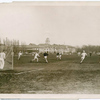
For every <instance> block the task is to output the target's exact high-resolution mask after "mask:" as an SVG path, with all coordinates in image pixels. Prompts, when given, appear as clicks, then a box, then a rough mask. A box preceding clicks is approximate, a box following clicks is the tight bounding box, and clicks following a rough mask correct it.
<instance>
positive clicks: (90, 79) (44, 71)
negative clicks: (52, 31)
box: [0, 54, 100, 94]
mask: <svg viewBox="0 0 100 100" xmlns="http://www.w3.org/2000/svg"><path fill="white" fill-rule="evenodd" d="M40 56H41V57H40V59H39V63H37V62H36V61H35V62H33V63H30V60H31V59H32V58H33V57H32V56H22V57H21V59H20V60H19V61H18V60H17V56H15V57H14V70H13V71H3V72H0V93H28V94H30V93H33V94H92V93H93V94H98V93H100V64H99V63H98V62H99V57H98V56H96V55H95V56H92V57H89V56H88V57H86V59H85V60H84V63H82V64H80V63H79V62H80V57H78V56H77V55H63V56H62V60H61V61H60V60H56V55H52V54H49V56H48V60H49V63H45V61H44V59H43V55H40Z"/></svg>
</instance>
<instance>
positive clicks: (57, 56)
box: [56, 52, 59, 60]
mask: <svg viewBox="0 0 100 100" xmlns="http://www.w3.org/2000/svg"><path fill="white" fill-rule="evenodd" d="M56 58H57V60H58V59H59V52H58V53H57V55H56Z"/></svg>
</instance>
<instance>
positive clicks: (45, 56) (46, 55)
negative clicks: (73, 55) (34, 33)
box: [44, 52, 48, 63]
mask: <svg viewBox="0 0 100 100" xmlns="http://www.w3.org/2000/svg"><path fill="white" fill-rule="evenodd" d="M47 57H48V53H47V52H45V53H44V59H45V61H46V63H48V60H47Z"/></svg>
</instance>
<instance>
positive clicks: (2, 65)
mask: <svg viewBox="0 0 100 100" xmlns="http://www.w3.org/2000/svg"><path fill="white" fill-rule="evenodd" d="M3 68H4V59H3V58H0V69H3Z"/></svg>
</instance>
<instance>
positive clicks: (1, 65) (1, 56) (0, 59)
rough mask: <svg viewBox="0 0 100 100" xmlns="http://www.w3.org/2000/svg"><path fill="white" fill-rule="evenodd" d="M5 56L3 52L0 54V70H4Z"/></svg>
mask: <svg viewBox="0 0 100 100" xmlns="http://www.w3.org/2000/svg"><path fill="white" fill-rule="evenodd" d="M5 58H6V54H5V53H4V51H3V52H1V53H0V69H3V68H4V64H5V61H4V60H5Z"/></svg>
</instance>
